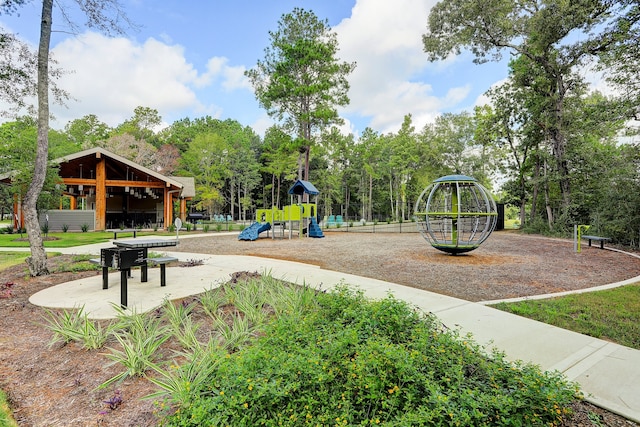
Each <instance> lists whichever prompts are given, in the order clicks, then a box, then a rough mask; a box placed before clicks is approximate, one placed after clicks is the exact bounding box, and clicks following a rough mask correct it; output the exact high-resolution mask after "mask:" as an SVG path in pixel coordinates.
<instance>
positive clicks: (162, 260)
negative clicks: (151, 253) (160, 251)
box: [145, 256, 178, 286]
mask: <svg viewBox="0 0 640 427" xmlns="http://www.w3.org/2000/svg"><path fill="white" fill-rule="evenodd" d="M145 261H147V262H148V263H150V264H154V265H159V266H160V286H165V285H166V284H167V270H166V266H167V264H169V263H170V262H174V261H178V258H175V257H170V256H165V257H158V258H145Z"/></svg>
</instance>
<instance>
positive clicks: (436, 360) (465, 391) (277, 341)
mask: <svg viewBox="0 0 640 427" xmlns="http://www.w3.org/2000/svg"><path fill="white" fill-rule="evenodd" d="M199 384H206V387H205V388H204V389H202V390H201V391H200V394H199V396H190V398H189V401H188V404H186V405H181V406H179V410H178V411H176V412H174V414H173V415H171V416H169V417H168V418H167V419H166V425H167V426H200V425H208V426H213V425H234V426H259V425H266V426H298V425H303V424H309V425H362V426H363V425H376V424H380V425H384V426H399V425H402V426H404V425H464V426H494V425H512V426H517V425H559V424H560V423H561V421H562V418H563V417H564V416H565V415H566V414H567V413H568V412H569V409H568V408H569V405H570V403H572V402H573V401H575V400H576V399H577V398H578V391H577V388H576V386H574V385H572V384H569V383H567V382H566V381H565V380H564V379H563V378H562V377H561V375H560V374H558V373H543V372H541V371H540V369H539V368H538V367H535V366H533V365H527V364H519V363H518V364H512V363H509V362H507V361H505V359H504V356H503V355H502V354H500V353H497V352H493V353H490V354H487V353H486V352H485V351H484V349H483V348H480V347H478V346H477V345H476V344H474V343H473V342H472V341H471V340H470V339H469V338H468V337H467V338H464V337H460V336H459V335H458V334H456V333H454V332H448V331H445V330H443V328H442V327H441V325H440V324H439V322H437V320H436V319H435V318H433V317H431V316H425V315H422V314H421V313H418V312H416V311H415V310H413V309H412V308H411V307H410V306H409V305H408V304H406V303H404V302H401V301H398V300H396V299H394V298H393V297H387V298H386V299H383V300H381V301H368V300H366V299H365V298H364V297H363V294H362V293H360V292H355V291H352V290H349V289H348V288H346V287H340V288H338V289H337V290H336V291H334V292H331V293H327V294H324V293H316V294H315V298H313V299H310V300H307V305H306V306H305V308H304V310H303V312H298V313H297V314H296V315H288V314H286V313H284V312H281V315H276V317H275V318H274V319H273V320H272V321H271V322H269V323H267V324H265V326H264V329H263V330H262V331H261V333H260V334H259V337H258V338H256V339H255V340H254V345H252V346H246V347H242V348H241V349H240V350H239V351H237V352H235V353H234V354H232V355H229V356H228V357H225V358H223V359H217V367H216V368H215V369H212V370H211V373H210V377H209V378H208V379H207V380H204V381H199ZM178 396H180V395H178ZM174 400H176V401H177V400H179V399H177V398H176V399H174ZM183 400H184V399H183Z"/></svg>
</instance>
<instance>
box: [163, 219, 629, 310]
mask: <svg viewBox="0 0 640 427" xmlns="http://www.w3.org/2000/svg"><path fill="white" fill-rule="evenodd" d="M172 250H173V248H172ZM176 250H177V251H182V252H194V253H201V254H234V255H255V256H261V257H269V258H277V259H286V260H291V261H298V262H304V263H308V264H315V265H319V266H321V267H322V268H326V269H329V270H335V271H342V272H347V273H351V274H356V275H360V276H364V277H372V278H375V279H380V280H386V281H389V282H393V283H398V284H401V285H406V286H411V287H415V288H419V289H424V290H428V291H433V292H436V293H439V294H444V295H449V296H453V297H457V298H461V299H465V300H467V301H474V302H477V301H489V300H495V299H504V298H513V297H521V296H530V295H539V294H547V293H554V292H563V291H571V290H576V289H583V288H589V287H593V286H599V285H604V284H608V283H613V282H618V281H622V280H626V279H629V278H632V277H635V276H638V275H640V258H635V257H632V256H629V255H624V254H621V253H619V252H613V251H609V250H601V249H600V248H599V247H589V246H587V244H586V243H583V244H582V251H581V252H580V253H576V252H575V251H574V248H573V242H572V241H571V240H563V239H550V238H545V237H540V236H531V235H523V234H520V233H516V232H512V231H500V232H494V233H493V234H492V235H491V236H490V237H489V239H488V240H487V241H486V242H485V243H483V244H482V245H481V246H480V247H479V248H478V249H476V250H474V251H472V252H468V253H466V254H462V255H455V256H453V255H448V254H446V253H444V252H441V251H438V250H436V249H434V248H432V247H431V246H430V245H429V244H428V243H427V242H426V241H425V240H424V239H423V238H422V236H421V235H420V234H418V233H357V232H345V231H337V232H325V237H324V238H320V239H314V238H308V239H297V238H293V239H291V240H289V239H279V240H278V239H275V240H274V239H271V238H268V237H267V236H266V233H263V234H261V235H260V238H259V239H258V240H255V241H242V240H238V239H237V237H235V236H216V235H215V234H213V233H212V236H211V237H201V238H192V239H191V238H188V239H181V240H180V244H179V245H178V246H177V248H176ZM249 268H250V266H247V269H249Z"/></svg>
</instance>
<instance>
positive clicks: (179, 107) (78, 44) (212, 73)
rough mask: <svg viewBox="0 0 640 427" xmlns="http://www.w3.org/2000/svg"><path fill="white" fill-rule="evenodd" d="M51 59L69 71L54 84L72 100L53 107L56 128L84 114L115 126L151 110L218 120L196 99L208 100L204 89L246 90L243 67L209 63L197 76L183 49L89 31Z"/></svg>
mask: <svg viewBox="0 0 640 427" xmlns="http://www.w3.org/2000/svg"><path fill="white" fill-rule="evenodd" d="M53 55H54V57H55V59H56V60H57V61H58V63H59V66H60V67H61V68H63V69H66V70H73V72H72V73H70V74H68V75H65V76H63V77H62V78H61V79H60V80H59V82H58V85H59V86H60V87H62V88H64V89H65V90H67V91H68V92H69V93H70V94H71V96H73V97H74V98H76V100H70V101H69V102H68V105H67V107H68V108H60V107H53V110H54V114H55V116H56V118H57V122H58V123H57V125H59V126H60V127H62V126H64V125H65V124H66V123H67V122H68V121H70V120H73V119H77V118H80V117H82V116H84V115H86V114H96V115H97V116H98V117H99V118H100V120H102V121H104V122H105V123H107V124H108V125H110V126H115V125H117V124H119V123H122V122H123V121H124V120H126V119H127V118H129V117H131V116H132V115H133V110H134V109H135V108H136V107H138V106H145V107H150V108H154V109H156V110H158V112H159V113H160V115H161V116H164V115H166V114H171V113H178V112H182V111H186V112H188V113H187V114H189V115H192V114H203V115H211V116H213V117H220V116H221V114H222V108H221V107H220V106H219V105H216V104H215V103H212V102H211V99H208V100H206V101H203V100H202V99H199V96H200V97H202V96H206V95H204V91H203V89H207V88H209V89H211V88H212V86H216V87H217V86H220V87H222V89H223V90H224V91H227V92H231V91H234V90H236V89H248V88H249V87H250V86H249V83H248V81H247V80H246V78H245V77H244V70H245V68H244V67H242V66H239V67H232V66H229V64H228V62H229V61H228V59H227V58H223V57H213V58H211V59H210V60H209V61H208V63H207V67H206V70H205V71H204V72H203V73H199V72H198V70H196V69H195V68H194V66H193V65H192V64H191V63H189V62H188V61H187V60H186V58H185V52H184V48H183V47H182V46H180V45H177V44H167V43H164V42H162V41H159V40H156V39H153V38H149V39H147V40H146V41H145V42H144V43H142V44H139V43H136V42H134V41H132V40H129V39H126V38H108V37H105V36H102V35H100V34H97V33H93V32H87V33H85V34H83V35H81V36H79V37H76V38H69V39H66V40H65V41H63V42H61V43H60V44H58V45H57V46H55V48H54V49H53ZM214 89H215V88H214ZM196 90H198V92H196ZM210 98H211V97H210ZM54 125H55V124H54Z"/></svg>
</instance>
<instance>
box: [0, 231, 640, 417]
mask: <svg viewBox="0 0 640 427" xmlns="http://www.w3.org/2000/svg"><path fill="white" fill-rule="evenodd" d="M208 236H210V235H208ZM105 246H106V247H109V246H111V244H110V243H107V244H103V245H89V246H82V247H76V248H68V249H58V248H56V249H55V251H59V252H64V253H74V254H80V253H89V254H94V255H95V254H99V252H100V248H101V247H105ZM0 250H3V249H1V248H0ZM6 250H14V249H10V248H6ZM154 252H162V253H166V254H167V255H169V256H175V257H177V258H178V259H179V260H180V261H188V260H202V261H203V263H202V265H198V266H194V267H184V268H183V267H170V268H167V286H166V287H164V288H161V287H160V286H159V282H160V279H159V269H157V268H154V269H149V281H148V282H146V283H141V282H140V271H139V270H138V271H136V270H134V272H133V273H134V277H133V278H132V279H129V294H128V300H129V308H131V309H134V310H136V311H137V312H144V311H148V310H151V309H153V308H155V307H157V306H159V305H161V304H162V303H163V301H164V300H165V299H166V298H169V299H175V298H181V297H185V296H189V295H193V294H197V293H200V292H202V291H204V290H206V289H210V288H212V287H216V286H219V285H220V284H222V283H224V282H226V281H227V280H228V279H229V278H230V275H231V274H232V273H235V272H237V271H251V272H254V271H255V272H259V273H268V274H270V275H272V276H273V277H276V278H281V279H284V280H288V281H291V282H295V283H298V284H303V283H304V284H306V285H309V286H313V287H316V288H321V289H331V288H332V287H333V286H335V285H336V284H338V283H340V282H344V283H347V284H350V285H352V286H356V287H358V288H360V289H362V290H363V291H364V292H365V294H366V295H367V296H369V297H371V298H383V297H385V296H387V295H388V293H389V292H391V293H393V295H394V296H395V297H396V298H399V299H403V300H405V301H408V302H410V303H411V304H413V305H415V306H417V307H419V308H420V309H422V310H424V311H426V312H431V313H434V314H435V315H436V316H437V317H438V318H439V319H440V320H441V321H442V322H443V323H444V324H445V325H446V326H447V327H449V328H452V329H459V330H460V332H461V333H462V334H467V333H471V334H472V335H473V336H474V338H475V340H476V342H478V343H479V344H481V345H485V346H487V347H488V348H491V347H495V348H497V349H499V350H501V351H503V352H504V353H505V354H506V355H507V358H508V359H509V360H522V361H525V362H531V363H534V364H537V365H539V366H540V367H541V368H542V369H543V370H557V371H560V372H562V373H563V374H564V375H565V376H566V378H567V379H569V380H571V381H576V382H578V383H579V384H580V386H581V388H582V390H583V392H584V393H585V395H586V400H588V401H590V402H592V403H594V404H595V405H597V406H600V407H602V408H605V409H607V410H609V411H612V412H615V413H617V414H620V415H622V416H624V417H626V418H628V419H630V420H632V421H635V422H638V423H640V369H639V367H640V351H639V350H634V349H631V348H628V347H624V346H621V345H618V344H613V343H610V342H607V341H604V340H600V339H595V338H591V337H589V336H586V335H581V334H578V333H575V332H571V331H567V330H564V329H561V328H557V327H554V326H550V325H547V324H544V323H540V322H537V321H534V320H529V319H525V318H523V317H519V316H516V315H513V314H510V313H505V312H502V311H499V310H496V309H493V308H490V307H487V306H485V305H483V304H479V303H472V302H468V301H464V300H461V299H457V298H452V297H447V296H444V295H439V294H435V293H432V292H428V291H423V290H419V289H414V288H410V287H406V286H402V285H398V284H394V283H389V282H384V281H380V280H375V279H370V278H364V277H360V276H354V275H351V274H347V273H340V272H336V271H330V270H324V269H321V268H320V267H317V266H313V265H308V264H302V263H296V262H290V261H280V260H275V259H268V258H258V257H251V256H235V255H203V254H195V253H184V252H170V251H166V252H165V251H157V250H154ZM638 280H640V278H638ZM101 283H102V276H101V275H96V276H93V277H89V278H85V279H79V280H75V281H72V282H68V283H63V284H60V285H57V286H53V287H51V288H48V289H44V290H42V291H40V292H38V293H36V294H34V295H33V296H32V297H31V298H30V301H31V302H32V303H33V304H36V305H40V306H44V307H56V308H73V307H80V306H83V305H84V308H85V311H86V312H88V313H89V315H90V317H93V318H110V317H114V316H115V310H114V309H113V305H116V306H117V305H119V303H120V274H119V273H118V272H114V273H111V274H110V275H109V289H107V290H103V289H102V285H101Z"/></svg>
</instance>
